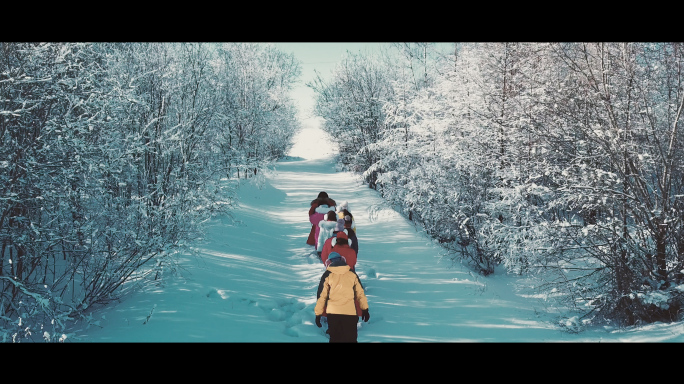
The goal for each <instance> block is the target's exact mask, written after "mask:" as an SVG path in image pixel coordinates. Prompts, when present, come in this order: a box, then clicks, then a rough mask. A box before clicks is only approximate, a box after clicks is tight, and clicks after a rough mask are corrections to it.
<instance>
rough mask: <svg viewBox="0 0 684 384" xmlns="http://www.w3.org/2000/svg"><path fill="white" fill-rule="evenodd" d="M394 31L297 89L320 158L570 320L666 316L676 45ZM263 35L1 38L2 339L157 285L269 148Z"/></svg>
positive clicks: (269, 76)
mask: <svg viewBox="0 0 684 384" xmlns="http://www.w3.org/2000/svg"><path fill="white" fill-rule="evenodd" d="M443 46H444V44H439V45H438V44H432V43H394V44H387V49H386V50H382V51H380V52H371V53H363V52H359V53H351V52H349V53H348V54H347V55H346V56H345V57H344V58H343V60H341V61H340V63H339V65H338V66H337V67H336V69H335V70H334V71H333V73H332V74H331V77H330V80H324V79H323V77H320V76H319V77H318V78H316V79H315V80H314V81H311V82H310V83H309V84H308V85H309V86H310V87H311V88H312V89H313V90H314V92H315V95H316V99H317V100H316V106H315V111H314V112H315V113H316V114H317V115H319V116H322V117H323V118H324V119H325V123H324V126H323V128H324V130H325V131H326V132H328V133H329V134H330V135H331V136H332V137H333V138H335V140H336V143H337V145H338V149H339V153H340V156H339V162H340V164H341V165H342V166H343V167H344V169H346V170H351V171H354V172H359V173H360V174H362V175H363V176H364V178H365V181H366V182H367V183H368V185H369V187H371V188H374V189H376V190H378V191H379V192H380V193H381V195H382V196H383V198H384V199H385V200H386V201H388V202H389V203H391V204H392V205H394V206H395V207H396V208H397V210H399V211H401V212H402V213H404V214H405V215H406V216H407V217H408V218H409V219H410V220H412V221H414V222H415V223H416V224H418V225H421V226H422V227H424V228H425V229H426V231H427V233H428V234H429V235H430V236H432V237H434V238H435V239H437V240H438V241H439V242H440V243H441V244H442V245H443V246H444V248H445V250H447V251H448V252H449V253H450V254H451V255H452V257H453V259H454V261H457V262H465V263H466V264H468V265H470V266H471V267H472V268H473V269H474V270H476V271H478V272H480V273H481V274H482V275H485V276H487V275H491V274H495V273H514V274H517V275H519V276H520V279H521V281H528V282H529V284H528V286H529V287H530V290H532V291H533V292H534V293H535V294H538V295H546V296H547V297H548V298H549V300H554V301H556V302H557V303H558V304H559V305H562V306H565V307H567V308H568V309H569V310H572V311H577V312H578V313H579V314H580V318H581V319H582V320H583V323H582V324H584V325H590V324H601V323H604V322H611V323H616V324H618V325H633V324H641V323H647V322H653V321H674V320H680V319H681V317H680V309H681V307H682V302H683V301H684V295H683V294H682V290H680V287H681V286H682V284H684V272H682V271H683V270H684V265H683V261H684V222H683V220H684V167H683V161H682V160H684V159H683V157H684V156H683V155H684V150H683V140H682V139H684V138H683V137H682V135H683V133H682V130H681V129H680V128H681V122H680V118H681V112H682V107H683V105H684V95H683V94H682V85H683V84H682V82H683V81H684V76H682V70H683V66H682V64H683V60H682V51H683V48H684V45H683V44H682V43H629V42H624V43H601V42H595V43H515V42H504V43H468V44H453V45H449V48H448V49H447V50H443V49H439V47H443ZM299 75H300V65H299V62H298V61H297V60H296V59H295V58H294V57H293V56H291V55H288V54H285V53H282V52H280V51H278V50H277V49H275V48H274V47H273V46H271V45H269V44H252V43H250V44H241V43H239V44H238V43H227V44H214V43H211V44H210V43H7V42H5V43H0V140H1V143H2V145H0V179H1V180H0V188H1V189H0V204H2V206H1V207H2V208H1V211H0V212H1V213H0V241H1V242H2V246H1V249H0V334H2V337H3V340H17V339H21V338H25V337H29V335H30V334H31V333H34V332H41V333H44V334H45V335H47V336H46V337H45V338H46V339H48V340H58V339H59V337H60V333H61V332H62V331H63V330H64V329H66V328H67V327H68V325H69V324H70V323H71V322H73V321H77V320H87V318H88V313H89V311H90V310H91V309H92V308H93V307H95V306H98V305H106V304H107V303H109V302H111V301H112V300H117V299H118V298H120V297H122V296H123V295H125V294H126V293H127V292H129V291H130V290H132V289H135V288H136V287H141V286H143V285H144V284H146V283H150V282H153V283H160V282H161V281H163V279H164V278H165V276H166V275H168V274H170V273H173V272H174V268H175V267H176V265H175V263H174V255H177V254H178V253H179V252H190V249H189V244H191V243H192V242H193V241H195V240H197V239H199V238H201V237H202V231H203V226H202V224H203V223H204V222H205V221H206V219H207V218H208V217H210V216H211V215H212V214H213V213H216V212H220V211H221V212H223V211H230V208H231V205H232V198H231V196H232V193H231V191H232V190H234V188H235V186H236V184H235V182H236V180H237V179H239V178H244V177H249V176H250V175H254V174H255V173H257V172H258V171H259V169H260V168H263V167H264V166H266V165H267V164H270V163H271V162H272V161H275V160H277V159H278V158H280V157H282V156H283V155H284V154H286V153H287V151H288V149H289V147H290V145H291V143H290V141H291V138H292V137H293V134H294V133H295V132H296V131H297V129H299V123H298V122H297V120H296V119H295V109H294V104H293V101H292V100H290V98H289V96H288V92H289V90H290V89H291V87H292V85H293V84H294V83H295V82H296V80H297V79H298V76H299Z"/></svg>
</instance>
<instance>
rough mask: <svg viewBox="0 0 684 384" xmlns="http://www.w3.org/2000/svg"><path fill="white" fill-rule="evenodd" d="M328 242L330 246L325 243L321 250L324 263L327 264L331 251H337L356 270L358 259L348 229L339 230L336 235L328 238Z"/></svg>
mask: <svg viewBox="0 0 684 384" xmlns="http://www.w3.org/2000/svg"><path fill="white" fill-rule="evenodd" d="M326 244H327V245H329V247H326V246H325V245H323V250H322V251H321V262H322V263H323V264H326V262H327V261H328V257H329V255H330V253H331V252H337V253H339V254H340V255H342V257H344V258H345V259H346V260H347V265H348V266H349V268H350V269H351V270H352V271H354V270H355V267H356V259H357V257H356V251H355V250H354V248H352V247H351V240H349V236H348V235H347V232H346V230H345V231H340V232H337V233H336V234H335V236H333V237H331V238H330V239H328V242H326ZM326 267H327V264H326Z"/></svg>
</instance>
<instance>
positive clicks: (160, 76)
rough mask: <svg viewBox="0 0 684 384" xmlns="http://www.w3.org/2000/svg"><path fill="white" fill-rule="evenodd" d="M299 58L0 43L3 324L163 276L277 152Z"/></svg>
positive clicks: (17, 328) (63, 323)
mask: <svg viewBox="0 0 684 384" xmlns="http://www.w3.org/2000/svg"><path fill="white" fill-rule="evenodd" d="M300 73H301V67H300V63H299V62H298V61H297V60H296V59H295V58H294V56H292V55H291V54H285V53H283V52H280V51H279V50H277V49H275V48H274V47H273V46H271V45H267V44H242V43H240V44H233V43H231V44H204V43H94V44H91V43H10V42H2V43H0V143H1V145H0V242H1V248H0V335H1V339H2V340H3V341H20V340H22V339H25V338H30V337H31V335H32V334H35V335H36V336H37V337H39V338H41V339H42V338H45V340H47V341H58V340H60V338H61V337H62V334H63V332H65V329H67V328H68V327H69V325H71V324H73V322H74V321H79V320H86V321H87V320H88V316H89V313H90V312H91V310H92V309H93V308H95V307H96V306H101V305H106V304H108V303H110V302H112V301H113V300H117V299H119V298H121V297H122V296H124V295H125V294H126V293H127V292H131V290H133V289H135V288H140V287H142V286H144V285H145V284H148V283H151V282H153V283H155V284H158V283H160V282H162V281H163V279H164V277H165V276H166V275H168V274H169V273H172V272H173V271H174V269H175V268H176V264H175V260H174V255H177V254H178V253H179V252H190V248H189V245H190V244H192V242H193V241H195V240H197V239H199V238H201V237H202V233H203V227H202V224H203V222H205V221H206V220H207V219H208V218H209V217H210V216H211V215H212V214H214V213H217V212H226V211H229V210H230V208H231V207H232V206H233V197H234V195H233V193H232V192H233V191H234V189H235V186H236V182H235V180H236V179H239V178H245V177H249V176H250V175H254V174H256V173H257V172H258V171H259V169H260V168H262V167H264V166H267V165H268V164H270V163H271V162H273V161H275V160H277V159H278V158H280V157H282V156H283V155H284V154H286V153H287V152H288V150H289V147H290V145H291V143H290V141H291V138H292V136H293V134H294V133H295V132H296V131H297V129H298V128H299V123H298V121H297V120H296V118H295V112H296V110H295V106H294V103H293V100H291V99H290V96H289V91H290V90H291V88H292V86H293V84H295V82H296V81H298V78H299V76H300Z"/></svg>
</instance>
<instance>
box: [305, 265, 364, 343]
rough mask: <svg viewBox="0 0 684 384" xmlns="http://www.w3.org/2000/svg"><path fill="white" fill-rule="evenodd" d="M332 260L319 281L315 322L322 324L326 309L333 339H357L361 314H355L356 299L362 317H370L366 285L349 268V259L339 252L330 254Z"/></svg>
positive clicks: (332, 340) (348, 340) (339, 340)
mask: <svg viewBox="0 0 684 384" xmlns="http://www.w3.org/2000/svg"><path fill="white" fill-rule="evenodd" d="M328 261H329V262H330V264H329V265H328V267H327V268H326V270H325V272H323V276H321V282H320V283H319V284H318V292H317V295H318V296H317V300H316V306H315V307H314V314H315V315H316V326H317V327H318V328H321V327H322V326H323V325H322V324H321V316H322V315H323V311H324V310H325V312H326V313H327V317H328V333H329V334H330V342H331V343H356V342H357V337H358V332H357V330H356V324H357V323H358V322H359V316H358V315H357V314H356V304H355V301H356V300H358V302H359V306H360V307H361V318H362V319H363V321H364V322H368V320H369V319H370V313H369V312H368V309H369V308H368V299H367V298H366V294H365V293H364V291H363V285H361V280H360V279H359V276H358V275H357V274H356V272H354V271H352V270H350V269H349V266H348V265H347V262H346V260H345V259H344V257H342V256H341V255H340V254H339V253H337V252H331V253H330V255H328Z"/></svg>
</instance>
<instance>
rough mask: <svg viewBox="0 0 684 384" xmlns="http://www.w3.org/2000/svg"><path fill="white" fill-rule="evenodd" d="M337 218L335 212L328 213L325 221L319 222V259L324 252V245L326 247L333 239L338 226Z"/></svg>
mask: <svg viewBox="0 0 684 384" xmlns="http://www.w3.org/2000/svg"><path fill="white" fill-rule="evenodd" d="M336 218H337V216H336V215H335V211H328V212H327V213H326V214H325V220H321V221H320V222H318V227H319V230H318V237H317V238H316V252H317V253H318V256H319V257H320V256H321V252H322V251H323V245H325V241H326V240H328V239H329V238H331V237H333V233H334V231H335V227H336V226H337V220H336Z"/></svg>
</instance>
